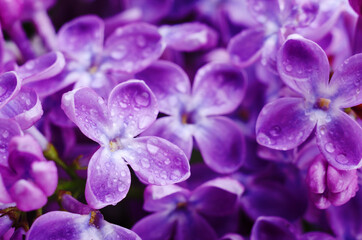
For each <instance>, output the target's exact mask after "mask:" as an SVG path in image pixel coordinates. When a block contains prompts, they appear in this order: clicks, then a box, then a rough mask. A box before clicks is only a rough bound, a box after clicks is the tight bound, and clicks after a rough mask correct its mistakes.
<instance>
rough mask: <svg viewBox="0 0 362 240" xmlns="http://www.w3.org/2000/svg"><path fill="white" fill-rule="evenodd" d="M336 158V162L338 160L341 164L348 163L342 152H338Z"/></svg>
mask: <svg viewBox="0 0 362 240" xmlns="http://www.w3.org/2000/svg"><path fill="white" fill-rule="evenodd" d="M336 160H337V162H339V163H341V164H346V163H348V159H347V157H346V155H344V154H338V155H337V158H336Z"/></svg>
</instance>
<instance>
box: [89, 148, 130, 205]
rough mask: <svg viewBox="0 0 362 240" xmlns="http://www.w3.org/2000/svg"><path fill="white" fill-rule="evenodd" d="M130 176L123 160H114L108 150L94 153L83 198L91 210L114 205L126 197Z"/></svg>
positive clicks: (102, 149)
mask: <svg viewBox="0 0 362 240" xmlns="http://www.w3.org/2000/svg"><path fill="white" fill-rule="evenodd" d="M130 184H131V174H130V171H129V169H128V167H127V165H126V163H125V162H124V160H123V159H114V158H113V156H112V153H111V152H109V150H108V149H105V148H102V147H101V148H100V149H98V150H97V152H95V153H94V154H93V156H92V158H91V160H90V162H89V165H88V175H87V184H86V187H85V197H86V199H87V203H88V205H89V206H90V207H92V208H93V209H100V208H103V207H105V206H107V205H116V204H117V203H118V202H120V201H121V200H122V199H123V198H124V197H125V196H126V195H127V192H128V190H129V187H130Z"/></svg>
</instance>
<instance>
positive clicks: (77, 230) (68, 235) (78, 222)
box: [27, 211, 98, 240]
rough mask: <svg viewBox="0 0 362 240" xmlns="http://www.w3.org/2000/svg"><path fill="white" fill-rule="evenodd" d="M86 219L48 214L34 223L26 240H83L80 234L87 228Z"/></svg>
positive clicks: (75, 215) (76, 215)
mask: <svg viewBox="0 0 362 240" xmlns="http://www.w3.org/2000/svg"><path fill="white" fill-rule="evenodd" d="M88 219H89V217H88V215H78V214H74V213H68V212H61V211H52V212H48V213H46V214H44V215H42V216H40V217H38V218H37V219H36V220H35V221H34V223H33V225H32V226H31V228H30V230H29V231H28V233H27V240H48V239H54V240H61V239H68V240H76V239H77V240H84V238H81V234H82V232H83V230H84V228H85V226H88V224H87V222H88V221H89V220H88ZM96 239H98V238H96Z"/></svg>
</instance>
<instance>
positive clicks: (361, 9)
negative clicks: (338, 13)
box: [349, 0, 362, 16]
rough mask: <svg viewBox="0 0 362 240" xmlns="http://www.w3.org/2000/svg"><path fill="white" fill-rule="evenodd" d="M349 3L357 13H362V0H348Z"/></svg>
mask: <svg viewBox="0 0 362 240" xmlns="http://www.w3.org/2000/svg"><path fill="white" fill-rule="evenodd" d="M349 4H350V5H351V7H352V8H353V10H355V11H356V13H357V14H358V15H360V16H361V15H362V1H361V0H349Z"/></svg>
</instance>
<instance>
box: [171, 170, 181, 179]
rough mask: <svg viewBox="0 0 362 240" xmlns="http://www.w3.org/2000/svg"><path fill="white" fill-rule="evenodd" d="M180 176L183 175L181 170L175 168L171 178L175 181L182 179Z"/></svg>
mask: <svg viewBox="0 0 362 240" xmlns="http://www.w3.org/2000/svg"><path fill="white" fill-rule="evenodd" d="M180 177H181V172H180V171H179V170H174V171H173V172H172V174H171V179H172V180H174V181H175V180H178V179H180Z"/></svg>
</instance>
